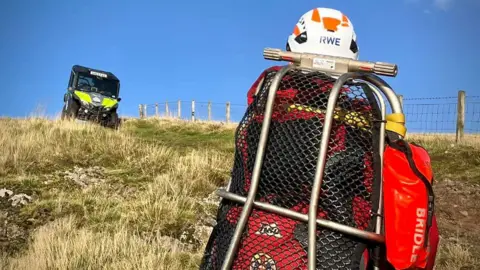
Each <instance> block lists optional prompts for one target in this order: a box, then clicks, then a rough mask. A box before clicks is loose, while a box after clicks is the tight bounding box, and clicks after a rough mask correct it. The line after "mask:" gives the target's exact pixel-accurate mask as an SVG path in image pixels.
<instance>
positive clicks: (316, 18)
mask: <svg viewBox="0 0 480 270" xmlns="http://www.w3.org/2000/svg"><path fill="white" fill-rule="evenodd" d="M312 21H314V22H321V19H320V12H318V9H314V10H313V13H312Z"/></svg>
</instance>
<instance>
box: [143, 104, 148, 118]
mask: <svg viewBox="0 0 480 270" xmlns="http://www.w3.org/2000/svg"><path fill="white" fill-rule="evenodd" d="M143 117H144V118H147V117H148V114H147V104H143Z"/></svg>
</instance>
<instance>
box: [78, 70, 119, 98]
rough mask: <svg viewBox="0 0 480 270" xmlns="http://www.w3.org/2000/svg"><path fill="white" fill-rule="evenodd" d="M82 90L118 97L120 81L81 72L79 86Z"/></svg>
mask: <svg viewBox="0 0 480 270" xmlns="http://www.w3.org/2000/svg"><path fill="white" fill-rule="evenodd" d="M76 88H77V89H78V90H80V91H85V92H96V93H99V94H102V95H104V96H107V97H111V98H117V94H118V93H117V90H118V82H117V81H114V80H109V79H106V78H102V77H97V76H94V75H90V74H84V73H79V74H78V81H77V87H76Z"/></svg>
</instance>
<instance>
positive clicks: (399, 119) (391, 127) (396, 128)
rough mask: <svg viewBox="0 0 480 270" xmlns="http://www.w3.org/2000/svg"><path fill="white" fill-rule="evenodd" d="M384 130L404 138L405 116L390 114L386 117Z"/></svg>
mask: <svg viewBox="0 0 480 270" xmlns="http://www.w3.org/2000/svg"><path fill="white" fill-rule="evenodd" d="M385 129H386V130H388V131H392V132H395V133H397V134H398V135H400V136H402V137H405V135H406V134H407V128H406V127H405V115H404V114H403V113H392V114H389V115H387V124H386V125H385Z"/></svg>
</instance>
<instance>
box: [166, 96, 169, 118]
mask: <svg viewBox="0 0 480 270" xmlns="http://www.w3.org/2000/svg"><path fill="white" fill-rule="evenodd" d="M169 116H170V113H169V110H168V101H167V100H165V117H169Z"/></svg>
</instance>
